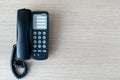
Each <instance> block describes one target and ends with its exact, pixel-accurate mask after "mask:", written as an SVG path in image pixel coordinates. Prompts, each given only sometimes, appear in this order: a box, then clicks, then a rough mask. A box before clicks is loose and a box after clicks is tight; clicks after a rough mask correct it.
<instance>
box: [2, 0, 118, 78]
mask: <svg viewBox="0 0 120 80" xmlns="http://www.w3.org/2000/svg"><path fill="white" fill-rule="evenodd" d="M20 8H29V9H31V10H33V11H35V10H38V11H39V10H47V11H49V13H50V53H49V54H50V55H49V58H48V59H47V60H45V61H36V60H32V59H31V60H28V61H27V62H28V65H29V73H28V75H27V76H26V77H25V78H23V79H22V80H120V0H0V37H1V38H0V80H16V79H15V77H14V76H13V74H12V72H11V69H10V57H11V49H12V45H13V44H15V43H16V11H17V9H20Z"/></svg>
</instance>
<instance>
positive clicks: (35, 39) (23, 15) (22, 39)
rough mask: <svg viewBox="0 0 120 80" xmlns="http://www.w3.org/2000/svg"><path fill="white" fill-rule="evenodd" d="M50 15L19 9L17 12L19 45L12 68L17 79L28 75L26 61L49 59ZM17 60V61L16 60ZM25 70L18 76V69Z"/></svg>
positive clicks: (15, 46)
mask: <svg viewBox="0 0 120 80" xmlns="http://www.w3.org/2000/svg"><path fill="white" fill-rule="evenodd" d="M48 45H49V14H48V12H47V11H33V12H31V10H29V9H19V10H18V11H17V44H16V45H14V46H13V51H12V53H13V54H12V58H11V66H12V71H13V73H14V74H15V76H16V77H17V78H22V77H24V76H25V75H26V73H27V67H26V64H25V62H24V60H28V59H30V58H33V59H36V60H44V59H47V58H48V48H49V47H48ZM16 58H17V59H16ZM19 67H22V68H24V72H23V73H22V74H18V73H17V71H16V68H19Z"/></svg>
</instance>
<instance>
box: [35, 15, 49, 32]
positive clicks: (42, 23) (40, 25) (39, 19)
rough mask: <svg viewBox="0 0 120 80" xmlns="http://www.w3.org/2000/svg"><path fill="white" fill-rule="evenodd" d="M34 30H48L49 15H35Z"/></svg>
mask: <svg viewBox="0 0 120 80" xmlns="http://www.w3.org/2000/svg"><path fill="white" fill-rule="evenodd" d="M33 29H38V30H45V29H47V14H45V13H42V14H33Z"/></svg>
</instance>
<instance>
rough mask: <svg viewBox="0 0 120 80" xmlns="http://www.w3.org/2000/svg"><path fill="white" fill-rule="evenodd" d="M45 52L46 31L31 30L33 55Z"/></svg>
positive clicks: (43, 54) (41, 54)
mask: <svg viewBox="0 0 120 80" xmlns="http://www.w3.org/2000/svg"><path fill="white" fill-rule="evenodd" d="M46 52H47V32H46V31H37V30H34V31H33V56H36V57H37V56H45V55H46Z"/></svg>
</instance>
